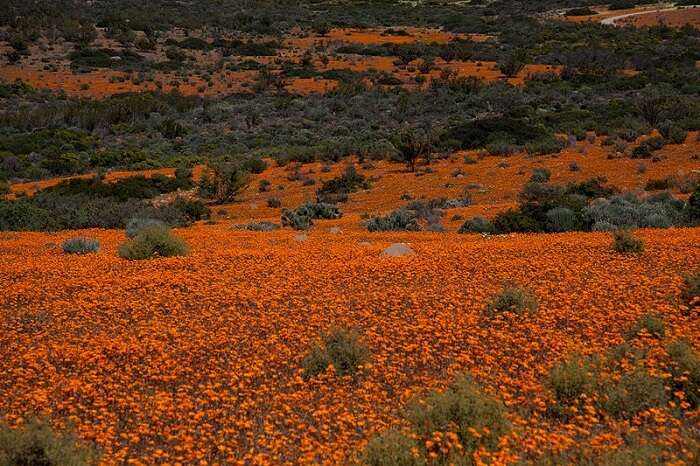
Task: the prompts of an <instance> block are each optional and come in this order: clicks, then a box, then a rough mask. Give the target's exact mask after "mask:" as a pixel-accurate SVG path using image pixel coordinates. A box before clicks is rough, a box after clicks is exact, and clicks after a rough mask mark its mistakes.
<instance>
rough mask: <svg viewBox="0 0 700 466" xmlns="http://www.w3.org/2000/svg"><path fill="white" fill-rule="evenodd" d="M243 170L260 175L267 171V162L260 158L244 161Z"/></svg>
mask: <svg viewBox="0 0 700 466" xmlns="http://www.w3.org/2000/svg"><path fill="white" fill-rule="evenodd" d="M242 165H243V169H244V170H247V171H249V172H250V173H253V174H256V175H259V174H260V173H262V172H264V171H265V170H266V169H267V162H265V161H264V160H263V159H261V158H259V157H250V158H247V159H245V160H244V161H243V163H242Z"/></svg>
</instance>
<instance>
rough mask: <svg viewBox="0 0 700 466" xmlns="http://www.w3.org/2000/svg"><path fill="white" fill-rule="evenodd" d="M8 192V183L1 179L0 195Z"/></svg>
mask: <svg viewBox="0 0 700 466" xmlns="http://www.w3.org/2000/svg"><path fill="white" fill-rule="evenodd" d="M9 192H10V183H8V182H7V181H2V180H0V196H4V195H5V194H7V193H9Z"/></svg>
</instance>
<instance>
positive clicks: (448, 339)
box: [0, 146, 700, 465]
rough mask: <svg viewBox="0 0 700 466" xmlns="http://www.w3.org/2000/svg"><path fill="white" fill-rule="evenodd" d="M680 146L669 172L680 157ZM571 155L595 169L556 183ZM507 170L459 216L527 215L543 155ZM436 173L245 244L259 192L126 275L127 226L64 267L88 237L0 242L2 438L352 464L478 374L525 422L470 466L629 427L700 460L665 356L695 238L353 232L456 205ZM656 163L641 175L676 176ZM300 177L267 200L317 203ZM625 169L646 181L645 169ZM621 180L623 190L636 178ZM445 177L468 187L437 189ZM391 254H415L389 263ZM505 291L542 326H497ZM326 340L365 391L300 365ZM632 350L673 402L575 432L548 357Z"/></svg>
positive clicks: (123, 453)
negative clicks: (557, 396) (349, 354)
mask: <svg viewBox="0 0 700 466" xmlns="http://www.w3.org/2000/svg"><path fill="white" fill-rule="evenodd" d="M596 150H597V149H595V148H593V149H591V152H590V155H589V156H581V155H580V154H578V153H576V152H574V151H571V152H565V153H564V154H563V155H562V156H561V158H556V159H551V160H548V161H547V164H548V166H550V167H551V168H552V169H553V171H554V172H555V173H554V175H553V179H555V180H556V181H557V182H564V181H566V180H567V178H569V177H575V178H579V177H580V178H581V179H584V178H587V177H590V176H592V175H595V174H596V167H601V166H603V165H604V164H605V163H608V161H606V160H605V156H604V155H603V154H602V153H600V154H599V153H598V152H596ZM667 150H668V151H669V152H668V156H669V157H673V154H674V153H675V152H673V151H674V150H675V149H674V148H673V147H671V146H669V148H668V149H667ZM577 157H578V158H581V157H584V158H583V160H584V162H582V163H581V165H582V171H583V173H579V172H576V173H573V172H568V171H565V169H557V168H556V167H557V166H559V165H560V164H567V163H569V162H570V161H571V160H572V159H574V158H577ZM585 157H588V159H586V158H585ZM677 157H678V159H677V160H675V162H676V163H675V164H674V165H673V169H674V170H678V169H679V167H684V166H685V165H684V164H687V166H688V167H687V169H691V168H692V166H693V163H694V162H693V161H692V160H691V159H688V158H687V157H686V156H685V155H683V156H681V155H678V156H677ZM681 157H683V160H685V159H687V161H686V162H683V161H682V160H681ZM585 160H589V162H588V164H587V165H586V163H587V162H585ZM613 162H614V163H618V164H620V163H621V161H619V160H615V161H610V162H609V163H613ZM497 163H498V159H496V158H487V159H484V160H482V161H480V162H479V165H476V167H479V170H481V171H482V172H483V173H484V176H483V177H482V178H480V179H481V180H482V181H483V182H484V183H485V184H486V185H487V186H488V187H489V190H486V191H485V192H482V193H475V199H476V201H477V204H476V205H475V206H473V207H469V208H466V209H465V211H464V212H463V213H464V214H465V215H472V214H475V213H486V214H487V215H489V212H491V210H490V209H491V208H494V209H495V211H496V212H497V211H500V210H503V207H502V206H503V205H507V204H508V203H509V202H510V203H513V202H515V197H516V193H517V191H518V190H519V189H520V186H522V184H523V183H524V182H525V181H527V177H528V176H529V171H530V169H531V166H532V160H530V159H528V158H526V157H522V156H517V157H513V158H511V159H508V164H509V166H508V167H504V166H501V167H497V166H496V164H497ZM630 163H633V162H630ZM491 165H493V166H491ZM433 166H434V169H435V172H434V174H430V173H428V174H425V175H424V176H422V177H414V176H413V175H412V174H408V173H407V172H405V171H403V170H402V168H401V167H400V166H398V165H396V164H393V165H392V164H388V163H385V162H383V163H382V164H378V168H377V170H376V172H375V173H374V174H375V175H381V176H379V179H378V180H377V181H376V183H375V184H374V185H373V187H372V188H371V189H370V190H369V191H366V192H360V193H357V194H354V195H353V196H352V199H351V201H350V203H348V204H347V205H346V206H343V209H344V211H345V212H346V215H345V216H344V217H343V218H341V219H338V220H321V221H318V222H317V223H316V225H315V226H314V228H313V229H312V230H311V231H310V232H308V233H307V235H299V233H298V232H294V231H293V230H287V229H283V230H278V231H274V232H247V231H240V230H235V229H232V228H231V226H232V223H240V222H242V221H252V220H255V219H262V218H266V219H273V220H275V217H276V216H277V215H278V209H270V208H267V207H262V206H263V205H264V204H265V203H264V199H258V198H257V197H258V196H263V195H262V194H261V195H258V194H257V193H256V192H255V191H256V189H255V187H256V186H257V183H256V182H253V183H251V187H250V188H249V189H248V190H247V191H246V193H244V202H242V203H239V204H233V205H231V206H227V207H226V209H227V212H228V213H227V214H226V215H223V212H219V213H218V217H217V218H218V221H217V223H216V224H198V225H195V226H194V227H191V228H186V229H178V230H175V234H176V235H177V236H179V237H181V238H183V239H184V240H185V241H186V242H187V243H188V244H189V245H190V247H191V253H190V255H189V256H186V257H175V258H160V259H155V260H150V261H125V260H123V259H120V258H119V257H118V255H117V253H116V248H117V246H118V245H119V244H120V243H122V242H123V241H124V232H123V231H116V230H115V231H106V230H89V231H84V232H80V234H86V235H88V236H91V237H94V238H96V239H98V240H100V242H101V245H102V249H101V251H100V252H99V253H98V254H88V255H82V256H80V255H78V256H76V255H65V254H62V253H61V248H60V244H61V242H62V241H63V240H65V239H68V238H71V237H74V236H76V232H59V233H55V234H51V233H1V234H0V264H2V265H0V267H2V285H3V293H2V294H1V295H0V309H2V310H3V314H2V319H0V341H1V343H2V344H1V345H0V356H1V358H0V361H1V362H0V364H1V365H2V366H1V367H0V392H1V393H2V394H3V396H2V397H0V412H1V413H3V414H4V417H5V420H6V421H7V422H9V423H10V424H11V425H18V424H20V423H22V422H24V421H25V420H27V419H29V418H33V417H36V416H39V417H46V418H49V419H51V420H52V422H53V423H54V425H55V426H56V427H59V428H60V427H63V426H64V425H66V424H68V423H69V424H71V425H72V427H74V428H75V429H76V431H77V432H78V434H79V436H80V437H82V438H83V439H86V440H91V441H94V442H95V443H96V444H97V445H98V446H99V448H100V452H101V455H102V456H101V458H102V463H103V464H105V465H110V464H144V465H145V464H172V465H174V464H183V465H184V464H202V465H204V464H220V465H223V464H343V463H351V462H353V461H355V460H356V459H357V458H358V455H359V454H360V453H361V452H362V450H363V448H364V447H365V445H366V444H367V442H368V441H369V440H370V439H371V438H372V437H374V436H375V435H377V434H380V433H382V432H384V431H386V430H387V429H389V428H391V427H396V428H398V429H405V428H406V424H405V422H406V421H405V420H404V408H405V407H406V405H407V403H409V401H410V400H412V399H414V397H416V396H418V395H420V394H422V393H425V392H426V391H428V390H432V389H438V390H442V389H444V388H445V387H447V386H448V385H449V384H450V383H451V382H452V381H453V380H454V379H455V377H456V376H457V375H458V374H463V373H468V374H471V375H472V376H473V377H474V378H475V379H476V381H478V382H479V383H480V384H481V385H482V386H483V387H484V389H485V391H486V392H487V393H488V394H489V395H490V396H492V397H493V398H495V399H497V400H501V401H502V402H503V403H504V404H505V407H506V409H507V412H506V416H507V418H508V420H509V421H510V423H511V425H512V428H511V429H510V430H509V431H508V433H507V434H506V435H504V436H502V437H501V438H500V439H499V442H498V446H497V448H496V449H495V450H493V451H487V450H486V449H483V448H481V449H477V450H476V452H475V454H474V459H475V461H476V463H477V464H516V463H518V462H521V463H524V464H542V463H543V462H544V461H545V460H544V458H545V457H548V455H549V456H550V457H551V455H556V454H558V453H561V452H567V451H570V450H571V449H575V448H576V447H577V446H579V445H587V447H588V448H589V450H590V454H591V455H597V454H604V453H605V452H613V451H615V450H616V449H617V448H618V447H619V446H620V445H621V444H622V443H623V442H624V441H625V439H627V438H628V437H629V435H631V433H634V432H638V433H643V434H645V435H647V436H648V437H649V438H653V440H654V441H655V442H657V443H659V444H661V445H664V446H665V448H666V449H669V450H670V451H674V452H675V453H674V456H675V458H676V460H677V461H676V463H675V464H697V463H694V461H695V462H697V461H698V456H696V455H697V453H698V448H699V446H698V429H700V411H698V410H697V409H696V410H695V411H693V409H692V408H691V406H690V405H689V404H688V403H686V402H685V400H684V397H685V396H686V395H685V394H684V393H683V392H675V393H671V388H670V378H671V375H670V373H669V368H668V367H669V366H668V354H667V350H666V348H667V344H668V343H669V342H671V341H675V340H679V339H684V340H687V341H688V342H689V343H690V344H691V346H693V347H695V348H698V347H700V325H698V317H699V315H698V310H697V308H696V309H689V308H688V307H687V306H685V305H683V304H682V300H681V299H680V295H681V292H682V291H681V290H682V286H683V276H684V274H686V273H690V272H694V271H696V270H698V269H700V228H685V229H669V230H640V231H638V232H636V235H637V236H638V237H639V238H641V239H642V240H643V241H644V246H645V247H644V252H643V253H642V254H641V255H623V254H618V253H615V252H614V251H613V250H612V249H611V247H610V244H611V239H610V235H609V234H606V233H566V234H541V235H536V234H535V235H505V236H492V237H488V236H480V235H457V234H455V233H454V232H449V233H430V232H417V233H408V232H406V233H368V232H366V231H365V230H363V229H361V228H360V227H359V224H360V222H361V219H360V216H361V214H362V213H364V212H365V211H369V212H379V211H386V210H388V209H390V208H393V207H395V206H398V205H400V204H401V201H400V199H399V196H400V195H401V193H402V192H403V191H402V188H403V187H405V186H406V180H407V179H409V178H408V177H411V178H410V179H411V182H412V183H413V185H412V188H413V190H412V191H411V192H412V193H413V194H414V195H422V196H436V195H448V194H450V193H452V192H453V191H454V192H459V190H460V189H461V186H458V185H457V184H460V183H461V184H466V183H468V180H469V176H467V177H466V178H465V179H464V180H461V179H460V180H455V178H451V177H450V176H449V175H448V173H450V172H452V171H453V170H454V169H455V168H456V167H457V166H464V167H465V171H474V170H476V169H473V170H472V168H471V167H474V166H473V165H464V164H463V163H462V162H461V158H454V159H453V160H452V161H441V162H438V163H436V164H434V165H433ZM664 166H665V165H664V164H663V163H661V164H656V165H654V166H651V167H650V174H646V175H644V177H648V178H654V177H658V176H661V175H662V174H664V173H665V171H666V170H670V169H671V168H672V167H670V166H669V167H667V168H663V167H664ZM309 167H312V168H311V169H312V170H314V171H315V173H317V174H318V168H319V167H315V166H314V165H310V166H305V167H304V168H303V170H304V171H308V170H309ZM341 169H342V165H337V166H335V167H334V169H333V170H334V172H340V170H341ZM288 170H289V167H286V168H281V167H275V168H270V169H268V170H267V171H266V172H264V173H263V174H261V175H258V177H259V179H263V178H266V179H270V180H273V184H278V183H279V184H287V185H288V187H287V188H286V189H285V190H284V191H279V192H278V191H274V190H273V191H272V192H271V193H267V194H270V195H279V196H280V197H281V198H282V200H283V203H284V205H289V206H293V205H296V203H298V202H301V201H303V200H304V198H305V197H307V196H309V195H310V194H311V193H312V192H313V189H314V188H313V187H310V188H308V187H307V188H297V187H295V186H292V184H295V183H290V182H288V181H287V180H286V179H284V178H283V176H284V174H285V173H286V172H287V171H288ZM499 170H500V172H499ZM525 171H527V173H525ZM511 172H512V173H511ZM519 172H523V174H522V175H518V173H519ZM366 173H367V174H368V175H372V174H373V173H372V172H371V171H368V172H366ZM616 173H632V176H634V177H638V176H641V175H636V174H635V173H634V169H633V168H630V169H629V170H626V171H623V170H620V169H618V171H617V172H616ZM320 176H321V177H322V178H324V179H326V178H330V177H331V176H333V173H324V174H322V175H320ZM436 176H437V177H439V176H442V177H443V178H444V179H443V182H442V183H438V182H437V181H436V180H435V179H434V177H436ZM569 179H570V178H569ZM402 180H403V181H402ZM504 180H508V182H507V183H505V182H504ZM255 181H257V180H255ZM613 181H614V182H615V183H614V184H618V185H620V186H622V187H625V188H628V189H631V188H633V187H635V186H637V185H638V184H640V183H641V184H642V185H643V183H644V182H645V180H643V179H637V178H628V179H625V178H619V179H617V178H615V177H613ZM448 182H450V183H455V184H456V185H455V186H452V187H450V188H444V191H441V189H443V188H440V189H437V188H436V187H438V186H444V185H445V184H446V183H448ZM296 184H298V182H297V183H296ZM506 187H507V189H506ZM436 189H437V190H436ZM267 194H266V195H267ZM492 213H495V212H492ZM226 217H229V218H231V219H232V220H227V219H226ZM333 226H338V227H340V228H341V231H340V232H338V230H337V229H334V230H332V231H331V227H333ZM456 226H457V225H450V230H453V229H454V228H453V227H456ZM398 242H402V243H407V244H409V245H410V247H411V248H412V249H413V250H414V251H415V254H414V255H411V256H407V257H384V256H382V255H381V252H382V250H383V249H384V248H386V247H387V246H388V245H390V244H392V243H398ZM510 281H512V282H517V283H520V284H522V285H524V286H527V287H529V288H530V289H531V290H532V291H533V292H534V293H535V294H536V296H537V298H538V299H539V310H538V311H537V312H536V313H533V314H521V315H518V314H515V313H512V312H505V313H503V314H501V315H498V316H494V315H491V314H489V313H488V312H487V311H486V306H487V303H488V302H489V299H490V297H491V296H492V295H493V294H494V293H496V292H497V291H498V290H499V288H500V287H501V285H502V284H503V283H505V282H510ZM648 313H654V314H659V315H661V316H662V317H663V320H664V322H665V326H666V332H665V336H664V337H663V338H655V337H654V336H652V335H649V334H648V333H645V332H642V333H641V334H639V335H638V336H636V337H633V338H630V336H629V332H630V329H631V328H632V327H633V325H634V324H635V322H636V321H637V319H638V318H639V316H641V315H642V314H648ZM332 327H345V328H350V329H354V330H356V331H357V332H358V333H359V335H360V336H361V338H362V340H363V341H364V342H365V343H366V344H367V346H368V348H369V350H370V355H371V356H370V360H369V362H368V363H366V364H365V365H364V366H363V367H362V368H361V369H360V371H359V372H358V373H357V374H356V375H354V376H342V377H341V376H339V375H337V374H336V373H334V370H333V366H330V368H329V369H327V370H326V372H324V373H322V374H320V375H319V376H317V377H313V378H310V379H308V378H304V377H303V369H302V365H301V361H302V359H303V358H304V356H305V355H306V354H307V352H308V350H309V348H310V346H311V345H312V344H313V343H314V342H316V341H317V340H318V339H319V337H320V336H321V335H322V334H323V333H324V332H326V331H328V330H329V329H330V328H332ZM626 341H627V342H628V344H629V345H631V346H632V347H633V348H638V349H645V350H646V352H647V356H646V358H645V359H644V361H643V364H644V367H645V368H646V370H647V371H649V373H651V374H655V375H657V376H659V377H661V378H662V379H663V380H666V381H668V383H667V385H666V390H667V392H669V393H668V394H669V399H670V401H669V402H668V403H667V404H666V405H664V406H662V407H658V408H651V409H648V410H645V411H642V412H641V413H640V414H637V415H635V416H632V417H629V418H616V417H613V416H611V415H609V414H608V413H606V412H604V411H602V410H600V409H598V408H597V406H598V405H597V404H596V403H595V401H596V400H595V399H590V400H584V401H583V402H582V404H581V405H580V408H579V409H578V410H577V409H576V408H573V407H572V410H573V414H572V415H570V416H568V417H567V418H566V419H565V420H560V419H556V418H555V417H553V416H551V415H550V413H549V411H550V410H551V408H552V406H553V405H554V404H555V400H554V398H553V394H552V391H551V390H550V388H549V386H548V384H547V378H548V374H549V371H550V369H551V368H552V367H553V366H554V365H555V364H556V363H558V362H560V361H562V360H564V359H565V358H567V357H568V356H569V355H571V354H575V353H580V354H583V355H599V356H601V357H607V355H608V354H610V353H611V352H612V351H613V350H614V348H616V347H618V346H619V345H621V344H623V343H625V342H626ZM631 364H632V363H631V362H629V361H627V362H624V361H623V367H628V368H629V367H631ZM610 377H613V378H614V377H619V374H618V375H615V374H610ZM443 434H445V435H447V437H445V439H449V438H451V437H449V435H453V434H450V433H449V432H447V433H439V432H438V433H437V434H436V435H437V437H436V439H435V440H430V441H429V442H431V443H430V445H426V447H427V448H433V447H434V446H435V445H441V446H440V448H441V449H442V451H443V453H444V452H446V451H449V449H450V448H456V447H455V445H454V443H450V441H449V440H444V442H446V443H441V442H443V440H442V439H443V437H441V435H443ZM475 435H481V434H479V432H476V431H475ZM436 442H437V443H436Z"/></svg>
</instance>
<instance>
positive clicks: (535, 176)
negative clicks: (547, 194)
mask: <svg viewBox="0 0 700 466" xmlns="http://www.w3.org/2000/svg"><path fill="white" fill-rule="evenodd" d="M551 176H552V172H551V171H550V170H549V169H548V168H535V169H533V170H532V176H530V183H546V182H548V181H549V178H551Z"/></svg>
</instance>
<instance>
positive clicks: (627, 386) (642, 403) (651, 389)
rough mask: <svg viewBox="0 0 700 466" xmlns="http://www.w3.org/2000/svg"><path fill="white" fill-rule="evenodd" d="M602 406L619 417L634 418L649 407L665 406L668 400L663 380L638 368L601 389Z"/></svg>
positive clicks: (608, 382)
mask: <svg viewBox="0 0 700 466" xmlns="http://www.w3.org/2000/svg"><path fill="white" fill-rule="evenodd" d="M599 391H600V394H601V395H602V400H601V402H600V405H601V408H602V409H603V410H605V411H607V412H608V413H610V414H611V415H612V416H615V417H618V418H632V417H634V416H635V415H636V414H638V413H640V412H642V411H645V410H647V409H649V408H656V407H659V406H663V405H664V404H666V402H667V401H668V397H667V396H666V389H665V388H664V382H663V380H661V379H659V378H658V377H652V376H650V375H649V374H648V373H647V372H646V370H644V369H641V368H637V369H635V370H634V371H632V372H630V373H627V374H624V375H623V376H622V377H621V378H620V380H618V381H607V382H606V383H603V384H601V387H600V389H599Z"/></svg>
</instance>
